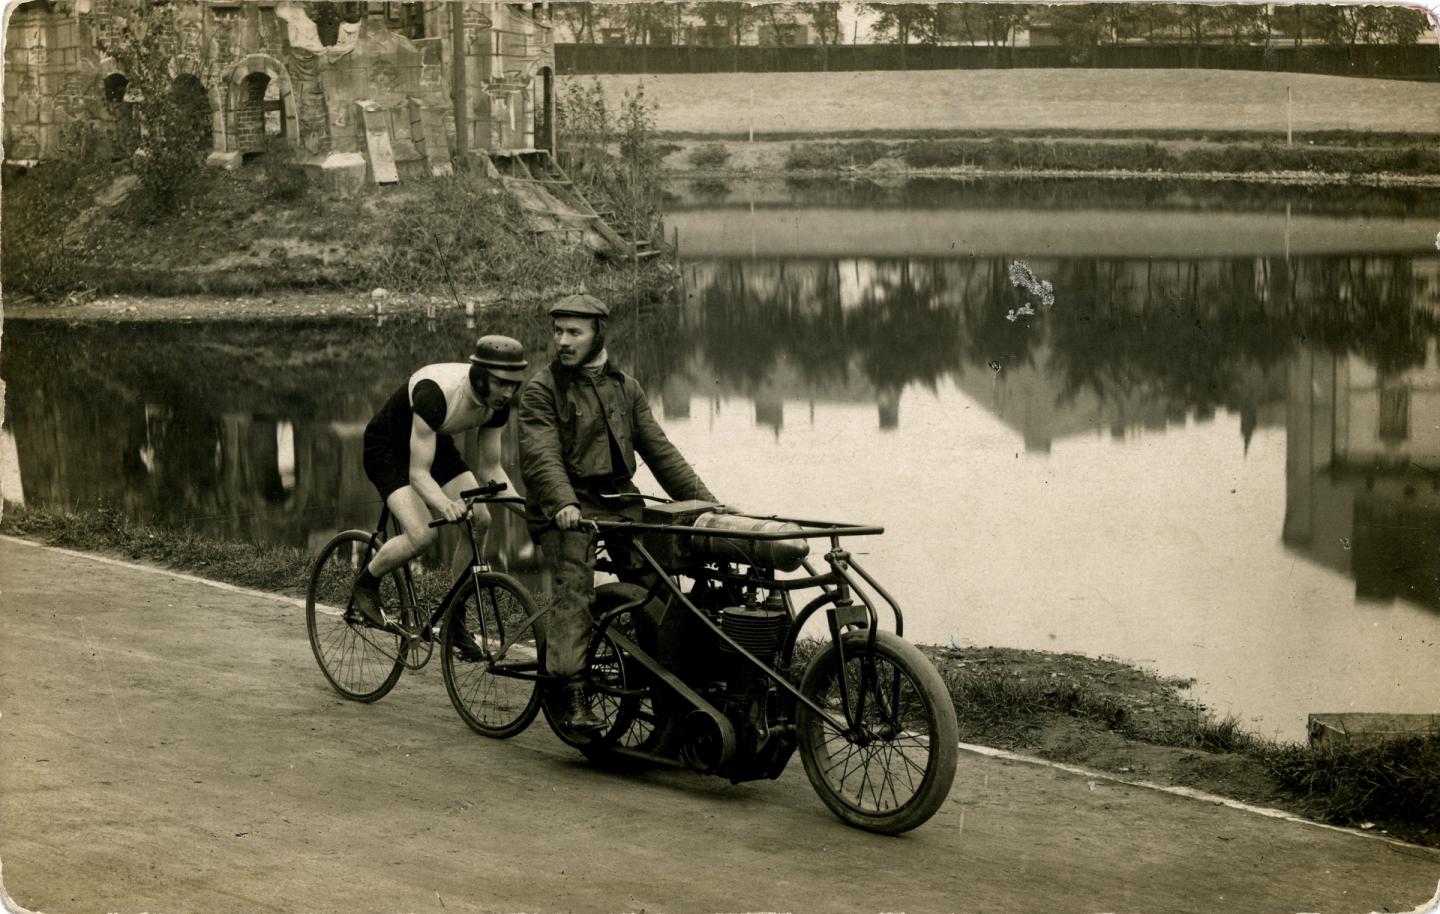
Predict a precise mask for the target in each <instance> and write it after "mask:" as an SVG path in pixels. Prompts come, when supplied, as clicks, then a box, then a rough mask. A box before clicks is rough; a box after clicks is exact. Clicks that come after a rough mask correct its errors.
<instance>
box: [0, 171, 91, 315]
mask: <svg viewBox="0 0 1440 914" xmlns="http://www.w3.org/2000/svg"><path fill="white" fill-rule="evenodd" d="M78 177H79V169H77V168H76V167H74V166H73V165H70V164H68V163H63V162H54V163H50V162H47V163H44V164H42V165H39V166H37V167H35V168H32V169H30V170H29V171H28V172H26V173H24V174H18V173H10V172H7V174H6V181H5V187H4V193H3V195H0V223H3V234H4V238H5V243H4V244H3V245H0V280H3V284H4V287H5V288H6V289H7V290H11V291H15V292H28V293H30V294H32V295H36V296H39V297H41V298H52V297H56V296H60V295H63V294H65V293H66V292H69V291H71V290H73V289H75V288H76V287H77V286H78V285H79V281H80V279H79V271H80V262H81V256H82V253H83V250H82V248H83V243H84V242H83V239H82V238H80V237H77V233H75V232H73V231H68V230H69V229H70V228H71V226H72V225H73V224H74V222H75V216H76V213H77V211H78V210H79V209H80V207H81V204H82V194H81V192H80V191H79V189H78V187H77V180H78Z"/></svg>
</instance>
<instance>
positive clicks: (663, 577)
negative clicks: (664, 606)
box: [590, 524, 874, 734]
mask: <svg viewBox="0 0 1440 914" xmlns="http://www.w3.org/2000/svg"><path fill="white" fill-rule="evenodd" d="M642 526H645V525H641V524H612V525H608V526H607V528H602V529H608V530H610V531H614V530H615V528H617V527H623V528H625V530H626V531H627V532H628V531H629V530H633V529H638V528H640V527H642ZM679 529H680V531H682V532H686V533H688V532H689V531H690V528H688V527H681V528H679ZM791 538H793V537H791ZM629 546H630V548H632V549H634V550H635V551H636V552H638V553H639V554H640V556H641V558H643V559H644V560H645V563H646V564H647V565H649V566H650V568H651V569H652V570H653V571H654V572H655V575H656V583H655V584H652V585H651V589H652V591H653V592H656V593H658V592H659V590H658V584H659V583H660V582H661V581H663V582H664V586H665V588H666V589H667V590H668V591H669V592H670V594H671V595H672V596H674V597H676V598H677V599H679V601H680V603H681V605H682V606H684V607H685V608H686V609H687V610H688V611H689V612H690V613H691V614H693V615H694V616H695V618H696V619H697V620H699V621H700V623H701V624H703V625H704V626H705V627H706V628H708V629H709V630H710V631H711V633H713V634H714V635H715V636H716V637H718V638H719V639H720V640H721V641H723V642H725V644H727V645H729V646H730V647H731V648H732V649H733V650H734V651H735V652H736V653H738V654H739V655H740V656H742V657H744V658H745V659H746V660H747V661H749V663H750V664H751V665H752V666H754V667H755V668H756V669H758V670H759V671H760V672H761V673H763V674H764V675H765V677H766V678H767V679H769V680H770V681H771V682H773V683H775V684H776V685H777V686H779V687H780V688H781V689H782V690H784V691H785V692H786V693H787V694H789V695H790V697H791V698H792V699H793V700H795V701H798V702H800V703H801V704H803V705H805V707H807V708H809V709H810V711H811V712H812V713H814V714H815V715H817V716H818V717H819V718H820V719H821V720H823V721H824V722H825V723H826V724H827V725H828V726H829V727H831V728H832V729H833V730H835V732H837V733H842V734H844V733H851V732H853V731H854V730H855V725H854V722H853V720H851V719H850V718H851V715H850V709H849V706H848V705H849V703H848V701H847V702H846V703H845V711H846V715H845V716H846V718H847V719H846V721H845V722H844V724H842V723H841V722H840V721H839V720H837V719H836V718H834V717H832V716H831V715H830V713H829V712H828V711H826V710H825V709H824V708H822V707H820V705H818V704H816V703H815V702H814V701H811V700H810V699H809V698H806V697H805V695H804V693H802V692H801V691H800V689H799V688H797V687H796V686H793V685H791V684H790V682H789V680H787V679H786V678H785V677H784V676H783V675H782V674H781V673H780V672H779V671H777V670H776V669H774V668H773V667H771V666H770V665H769V664H767V663H765V662H764V661H762V660H761V659H760V658H758V657H756V656H755V655H754V654H752V653H750V652H749V651H748V650H746V649H745V648H744V647H742V646H741V645H739V644H737V643H736V642H735V640H734V639H733V638H731V637H730V636H729V635H727V634H725V632H724V631H723V630H722V629H721V628H720V626H718V625H716V624H715V623H714V622H711V621H710V617H709V616H707V615H705V613H704V611H703V610H701V609H700V608H699V607H698V606H696V605H695V604H694V603H692V602H690V599H689V597H687V596H685V593H684V592H683V591H682V590H680V588H679V586H678V585H676V583H675V581H674V579H673V578H671V576H670V575H669V574H668V573H666V571H665V569H664V567H663V566H661V564H660V563H659V562H658V561H656V559H655V557H654V556H653V555H651V554H650V550H648V549H646V548H645V546H644V545H643V544H642V543H640V542H639V541H638V540H636V539H633V538H632V539H631V540H630V543H629ZM827 577H828V576H827ZM838 583H839V582H838V581H837V584H838ZM647 598H648V595H647ZM614 615H618V614H617V613H606V614H605V616H604V617H602V619H603V620H604V624H603V625H600V624H597V625H596V628H595V633H594V634H593V635H592V636H591V641H590V649H591V650H593V649H594V647H595V645H596V644H598V643H599V640H600V639H601V638H602V637H604V635H605V632H606V630H607V629H608V628H609V625H610V621H611V620H612V619H613V617H614ZM871 615H872V618H873V609H872V611H871ZM795 627H796V626H795V625H794V623H793V622H792V623H791V629H792V631H793V630H794V629H795ZM873 638H874V634H873V626H872V634H871V639H872V640H873ZM627 640H628V639H627ZM836 644H837V648H838V649H840V650H842V651H843V648H839V642H838V641H837V642H836ZM702 701H703V699H702ZM705 704H706V705H707V706H709V703H708V702H705ZM856 719H858V715H856Z"/></svg>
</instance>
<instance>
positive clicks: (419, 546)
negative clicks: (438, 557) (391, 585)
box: [369, 486, 435, 578]
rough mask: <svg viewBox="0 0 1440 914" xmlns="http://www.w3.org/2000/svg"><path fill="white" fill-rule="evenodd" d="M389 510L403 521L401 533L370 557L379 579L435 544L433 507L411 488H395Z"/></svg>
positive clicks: (389, 499) (390, 498)
mask: <svg viewBox="0 0 1440 914" xmlns="http://www.w3.org/2000/svg"><path fill="white" fill-rule="evenodd" d="M385 504H386V505H387V506H388V507H389V508H390V513H391V514H392V515H394V516H395V519H396V520H397V521H399V522H400V531H401V532H400V535H399V536H392V537H391V538H390V539H388V540H386V541H385V545H383V546H381V547H380V551H379V552H377V553H375V557H374V558H372V559H371V560H370V566H369V570H370V573H371V574H373V575H375V577H377V578H383V577H384V576H385V575H387V574H389V573H390V572H392V571H394V570H395V569H396V568H399V567H400V566H401V565H403V564H405V563H406V562H408V561H410V560H411V559H413V558H415V556H417V555H419V554H420V553H422V552H424V551H425V550H426V549H429V548H430V547H431V546H432V545H434V543H435V531H434V530H432V529H431V528H430V508H429V506H428V505H426V504H425V501H424V499H422V498H421V497H420V493H418V492H416V491H415V490H414V489H413V488H412V487H410V486H405V487H404V488H403V489H396V490H395V491H394V492H391V493H390V497H389V498H387V499H385Z"/></svg>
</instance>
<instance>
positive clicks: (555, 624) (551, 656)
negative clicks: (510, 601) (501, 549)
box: [540, 528, 595, 677]
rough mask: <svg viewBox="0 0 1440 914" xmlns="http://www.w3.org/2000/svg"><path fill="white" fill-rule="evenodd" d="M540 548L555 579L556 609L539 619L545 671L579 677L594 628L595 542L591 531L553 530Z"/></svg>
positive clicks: (546, 534)
mask: <svg viewBox="0 0 1440 914" xmlns="http://www.w3.org/2000/svg"><path fill="white" fill-rule="evenodd" d="M540 548H541V550H542V551H543V552H544V554H545V562H546V564H548V565H549V566H550V571H551V574H552V575H553V576H554V608H553V609H552V611H551V612H549V613H546V614H544V615H543V616H541V617H540V619H541V622H542V624H541V632H542V634H543V635H544V638H545V669H546V671H547V672H549V673H550V674H551V675H553V676H564V677H571V676H576V675H579V674H580V673H581V672H582V671H583V670H584V669H585V649H586V647H588V646H589V644H590V631H591V626H592V625H593V624H594V623H593V619H592V617H591V614H590V606H591V604H592V603H594V601H595V543H594V539H593V536H592V534H591V533H590V531H589V530H556V529H554V528H551V529H549V530H546V531H545V532H544V533H542V534H540Z"/></svg>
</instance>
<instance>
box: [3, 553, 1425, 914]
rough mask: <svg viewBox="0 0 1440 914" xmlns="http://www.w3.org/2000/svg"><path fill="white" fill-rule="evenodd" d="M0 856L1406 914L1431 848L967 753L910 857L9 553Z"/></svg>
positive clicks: (89, 575)
mask: <svg viewBox="0 0 1440 914" xmlns="http://www.w3.org/2000/svg"><path fill="white" fill-rule="evenodd" d="M0 591H3V592H0V714H3V716H0V862H3V866H4V879H5V889H6V890H7V891H8V892H9V894H10V895H11V896H12V897H13V898H14V899H15V900H16V901H17V902H18V903H19V904H21V905H23V906H25V907H27V908H29V909H31V910H33V911H43V912H49V914H67V912H106V911H115V912H140V911H148V912H156V914H159V912H178V911H204V912H211V914H216V912H229V911H245V912H255V911H343V912H371V911H375V912H398V911H412V912H414V911H425V912H431V911H434V912H440V911H546V912H549V911H640V910H644V911H650V912H656V911H661V912H690V911H756V910H764V911H821V912H841V911H857V912H875V911H908V912H912V914H913V912H925V911H966V912H982V911H1005V912H1026V911H1034V912H1101V911H1145V912H1183V911H1197V912H1200V911H1205V912H1208V911H1226V912H1299V911H1323V912H1370V911H1396V910H1411V909H1414V908H1415V907H1416V906H1417V905H1419V904H1420V903H1421V902H1422V901H1424V900H1425V899H1428V898H1430V897H1431V896H1432V895H1433V894H1434V892H1435V889H1436V881H1437V879H1440V854H1436V853H1434V852H1432V851H1427V850H1422V849H1417V848H1409V847H1400V846H1395V845H1393V844H1390V843H1386V842H1384V841H1381V840H1374V839H1370V838H1366V837H1362V836H1358V835H1354V834H1349V833H1341V832H1337V831H1332V830H1326V829H1321V828H1317V827H1313V826H1307V825H1302V824H1296V823H1293V822H1286V821H1280V820H1275V819H1270V818H1266V817H1263V816H1260V815H1256V814H1254V813H1250V812H1244V811H1240V810H1235V809H1230V808H1226V807H1222V806H1217V805H1214V804H1210V803H1202V802H1197V801H1195V800H1190V799H1184V798H1180V797H1175V796H1171V795H1167V794H1162V793H1159V792H1155V791H1150V790H1146V789H1143V788H1137V787H1130V786H1125V785H1120V784H1116V783H1114V782H1110V781H1105V780H1103V779H1092V778H1087V777H1085V776H1078V775H1074V774H1070V773H1065V772H1061V771H1056V770H1054V769H1049V768H1044V767H1039V766H1034V765H1028V764H1024V763H1019V762H1013V761H1005V760H999V759H993V758H986V757H982V756H979V755H972V754H968V753H962V756H961V762H960V770H959V773H958V775H957V778H956V786H955V788H954V790H953V793H952V796H951V798H950V802H949V803H948V804H947V806H946V807H945V808H944V809H943V810H942V811H941V813H940V814H939V815H938V816H936V818H935V819H933V820H932V821H931V822H930V823H929V824H927V825H926V826H924V827H922V828H920V829H919V830H917V831H915V832H912V833H911V834H909V835H908V836H905V837H902V838H880V837H876V836H873V835H869V834H865V833H863V832H859V831H855V830H853V829H849V828H846V827H845V826H843V825H841V824H840V823H839V821H838V820H836V819H834V818H832V817H831V816H830V814H829V813H828V812H826V810H825V809H824V807H823V806H822V805H821V804H820V801H819V800H818V798H817V797H816V796H815V795H814V794H813V793H812V792H811V790H810V787H809V784H808V783H807V782H806V780H805V777H804V774H803V772H801V770H800V765H799V763H798V761H796V762H795V763H794V764H792V766H791V769H790V770H789V771H788V772H787V773H786V774H785V776H783V777H782V778H780V780H778V781H775V782H762V783H749V784H741V785H730V784H728V783H725V782H723V781H720V780H717V779H714V778H707V777H702V776H700V775H694V774H690V773H687V772H678V771H677V772H655V773H649V774H642V775H630V776H621V775H615V774H608V773H605V772H603V771H599V770H596V769H595V768H592V767H591V766H589V765H588V764H587V763H585V762H584V761H583V760H582V759H581V758H580V757H579V756H578V755H577V754H576V753H574V752H573V751H571V750H569V749H568V748H566V747H565V746H563V745H562V744H561V743H560V742H559V741H558V740H556V739H555V738H554V737H553V736H552V735H551V734H550V733H549V732H548V730H547V729H546V728H545V726H544V724H543V723H537V724H536V725H535V726H534V727H532V728H531V729H530V730H529V731H528V732H526V733H524V734H521V735H520V736H519V737H516V738H515V739H513V740H510V741H508V742H490V741H487V740H484V739H482V738H480V737H477V736H474V735H473V734H471V733H470V731H468V730H466V729H465V727H464V726H463V725H462V724H461V723H460V721H459V719H458V718H457V717H456V716H455V715H454V712H453V711H452V710H451V709H450V706H449V703H448V702H447V701H446V698H445V692H444V688H443V685H442V683H441V680H440V676H439V670H438V669H430V670H427V671H425V672H424V673H421V674H416V675H410V676H409V677H408V678H406V679H404V680H402V681H401V683H400V685H399V686H398V687H397V688H396V690H395V691H394V692H393V693H391V695H390V696H389V697H387V698H385V699H384V700H383V701H381V702H379V703H378V704H375V705H369V706H365V705H357V704H352V703H348V702H345V701H342V700H340V699H339V698H338V697H337V696H336V695H335V694H334V693H333V692H331V691H330V689H329V687H328V686H327V685H326V684H325V682H324V680H323V679H322V678H321V677H320V674H319V672H318V671H317V670H316V668H315V665H314V661H313V659H312V658H311V656H310V651H309V647H308V645H307V643H306V640H305V624H304V616H303V610H302V609H300V608H299V607H297V606H296V605H294V604H293V603H291V602H285V601H283V600H279V599H272V598H268V597H264V596H261V595H255V594H250V593H241V592H235V591H233V590H225V589H221V588H217V587H212V586H206V585H204V584H200V583H196V582H193V581H188V580H184V579H182V578H179V577H177V576H173V575H170V574H166V573H155V572H152V571H147V570H141V569H136V568H132V567H124V566H120V565H115V564H106V563H102V562H99V561H96V560H93V559H89V558H83V557H77V556H74V555H67V554H64V553H61V552H57V551H54V550H47V549H41V548H36V547H32V546H28V545H24V544H20V543H17V542H15V541H11V540H0Z"/></svg>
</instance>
